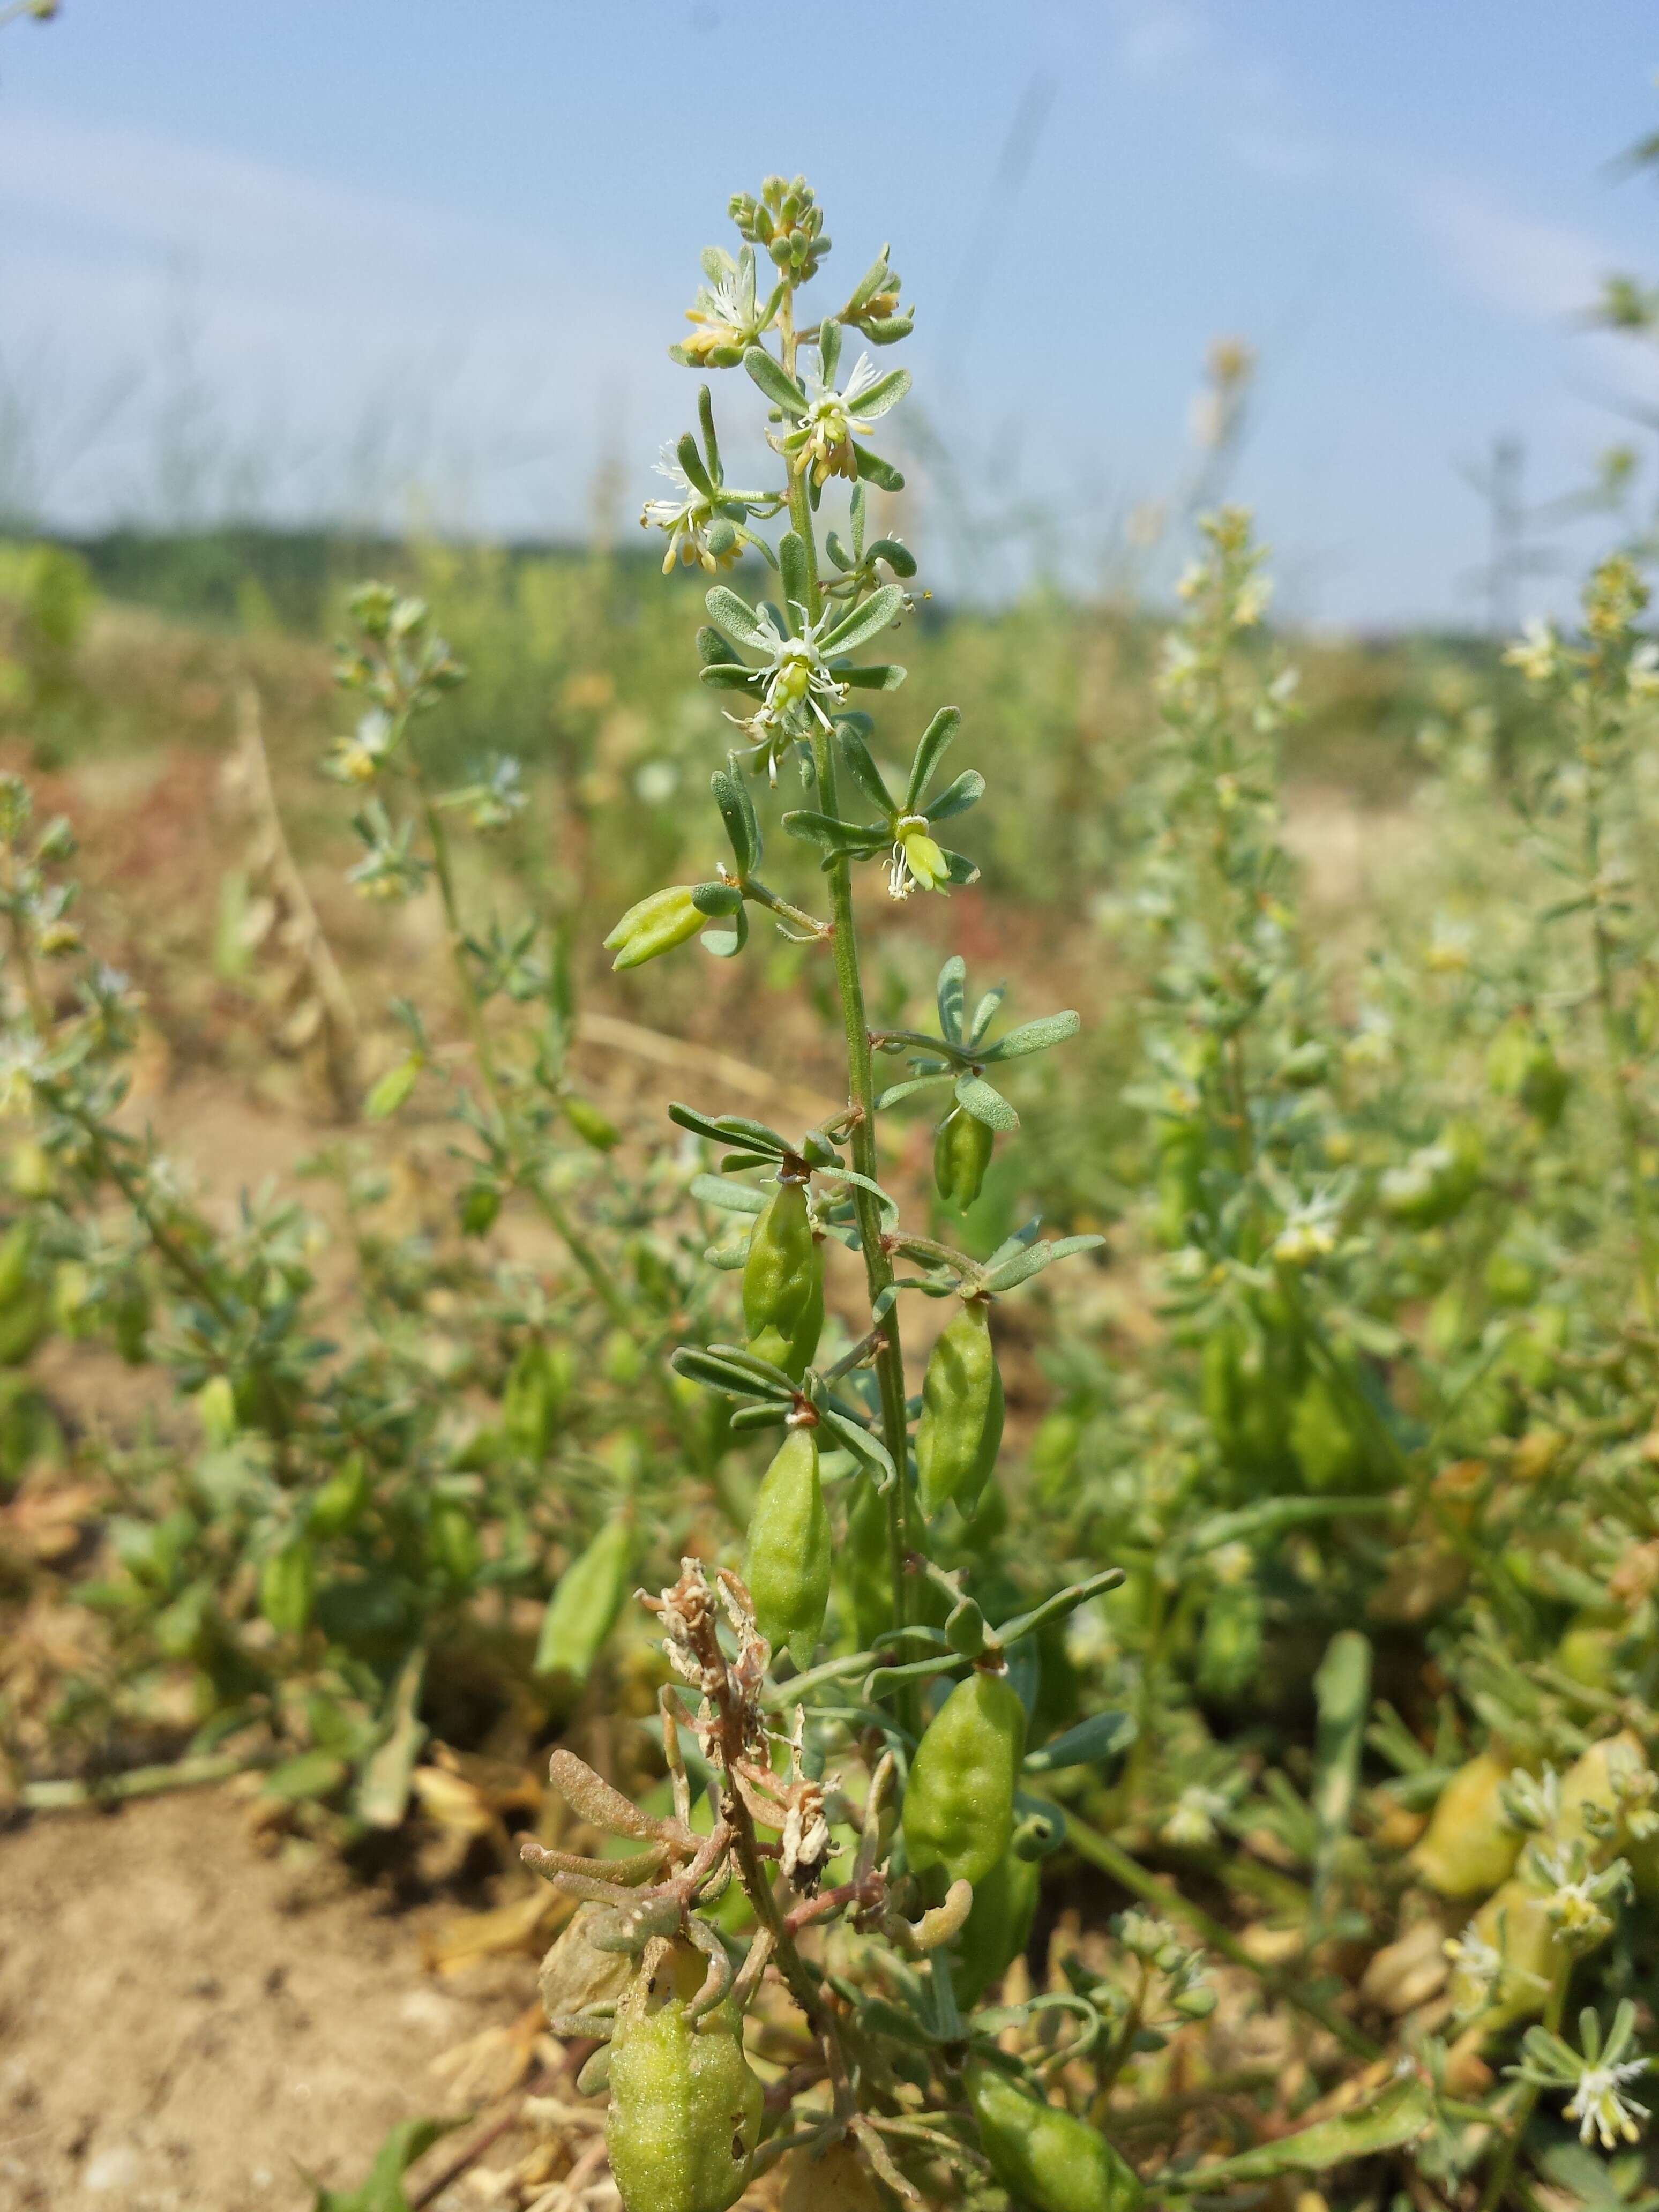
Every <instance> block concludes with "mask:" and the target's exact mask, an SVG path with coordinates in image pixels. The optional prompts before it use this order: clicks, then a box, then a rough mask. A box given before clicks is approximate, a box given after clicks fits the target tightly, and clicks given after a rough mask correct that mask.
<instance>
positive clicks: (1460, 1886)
mask: <svg viewBox="0 0 1659 2212" xmlns="http://www.w3.org/2000/svg"><path fill="white" fill-rule="evenodd" d="M1509 1778H1510V1762H1509V1761H1508V1760H1507V1759H1499V1758H1498V1757H1497V1756H1496V1755H1495V1754H1494V1753H1492V1752H1490V1751H1483V1752H1481V1753H1479V1754H1478V1755H1477V1756H1476V1757H1475V1758H1474V1759H1468V1760H1467V1761H1466V1762H1465V1764H1464V1765H1462V1766H1460V1767H1459V1768H1458V1770H1457V1771H1456V1773H1455V1774H1454V1775H1453V1777H1452V1778H1451V1780H1450V1781H1449V1782H1448V1783H1447V1784H1446V1786H1445V1788H1444V1789H1443V1790H1442V1791H1441V1793H1440V1795H1439V1796H1438V1797H1437V1798H1436V1800H1435V1805H1434V1811H1433V1812H1432V1814H1431V1815H1430V1816H1429V1825H1428V1826H1427V1827H1426V1828H1425V1830H1424V1832H1423V1834H1422V1837H1421V1838H1420V1840H1419V1843H1418V1844H1417V1846H1416V1848H1415V1850H1413V1852H1412V1855H1411V1865H1412V1869H1413V1872H1414V1873H1415V1874H1417V1875H1418V1876H1419V1878H1420V1879H1421V1880H1422V1881H1425V1882H1427V1883H1428V1885H1429V1887H1430V1888H1431V1889H1437V1890H1438V1891H1439V1893H1440V1894H1441V1896H1442V1897H1484V1896H1485V1895H1486V1893H1487V1892H1488V1891H1490V1890H1494V1889H1496V1888H1497V1887H1498V1884H1499V1882H1501V1881H1506V1880H1507V1879H1508V1877H1509V1876H1510V1875H1512V1874H1513V1873H1514V1871H1515V1863H1516V1860H1517V1859H1518V1858H1519V1857H1520V1856H1521V1846H1522V1844H1523V1843H1524V1842H1525V1840H1526V1838H1524V1837H1523V1836H1522V1833H1521V1832H1520V1830H1519V1829H1518V1828H1516V1827H1514V1826H1511V1825H1510V1821H1509V1820H1507V1819H1506V1818H1505V1817H1504V1801H1503V1795H1502V1792H1503V1789H1504V1784H1505V1783H1506V1782H1507V1781H1508V1780H1509Z"/></svg>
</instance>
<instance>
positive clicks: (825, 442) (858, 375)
mask: <svg viewBox="0 0 1659 2212" xmlns="http://www.w3.org/2000/svg"><path fill="white" fill-rule="evenodd" d="M878 375H879V372H878V369H877V368H876V365H875V363H874V362H872V360H871V358H870V356H869V355H868V354H867V353H861V354H860V356H859V357H858V359H857V361H855V362H854V364H853V373H852V374H851V375H850V376H849V377H848V380H847V384H846V388H845V389H844V390H843V391H841V392H837V391H836V388H835V386H833V385H830V384H826V383H825V382H824V381H823V379H822V378H821V377H816V376H815V377H814V378H813V379H812V381H811V396H810V398H809V399H808V401H807V407H806V412H805V415H804V416H802V417H801V419H800V421H799V422H798V423H797V424H796V426H795V428H793V430H791V431H789V432H788V433H787V435H786V436H785V437H784V439H783V441H782V444H783V449H784V451H785V453H788V454H790V455H791V456H792V457H793V467H794V471H795V473H796V475H797V476H805V475H806V474H807V472H808V471H811V475H812V477H813V478H814V480H815V481H816V482H817V483H823V482H824V481H825V480H826V479H827V478H828V477H832V476H837V477H849V478H850V477H856V476H857V474H858V457H857V455H856V454H855V453H854V451H853V441H854V438H855V437H859V438H864V437H867V436H868V435H869V434H870V432H871V430H872V428H873V427H874V417H873V416H870V417H865V416H860V415H859V414H858V413H857V412H856V411H855V410H856V409H857V407H858V404H859V401H860V399H861V398H863V396H864V394H865V393H866V392H868V391H869V390H870V388H871V386H872V385H873V384H875V383H876V382H877V381H878Z"/></svg>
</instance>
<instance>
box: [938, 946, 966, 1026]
mask: <svg viewBox="0 0 1659 2212" xmlns="http://www.w3.org/2000/svg"><path fill="white" fill-rule="evenodd" d="M934 995H935V997H936V999H937V1000H938V1003H939V1034H940V1035H941V1036H943V1037H945V1039H946V1041H947V1042H949V1043H951V1044H960V1043H961V1042H962V1010H963V1006H965V1005H966V1003H967V998H968V963H967V962H966V961H965V960H964V959H963V957H962V955H961V954H960V953H959V952H953V953H952V954H951V957H950V958H949V959H948V960H947V961H946V962H945V965H944V966H943V967H942V968H941V969H939V981H938V983H937V984H936V985H935V987H934Z"/></svg>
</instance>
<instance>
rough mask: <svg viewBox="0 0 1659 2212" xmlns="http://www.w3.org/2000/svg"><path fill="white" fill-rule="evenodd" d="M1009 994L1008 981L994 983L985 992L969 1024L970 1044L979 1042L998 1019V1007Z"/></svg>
mask: <svg viewBox="0 0 1659 2212" xmlns="http://www.w3.org/2000/svg"><path fill="white" fill-rule="evenodd" d="M1007 995H1008V986H1007V985H1006V983H997V984H994V985H993V987H991V989H990V990H988V991H987V993H986V994H985V996H984V997H983V998H982V999H981V1000H980V1002H979V1004H978V1005H977V1006H975V1008H974V1018H973V1020H972V1021H971V1022H969V1024H968V1042H969V1044H977V1043H978V1042H979V1041H980V1039H981V1037H982V1036H984V1034H985V1032H986V1030H988V1029H989V1028H990V1026H991V1024H992V1023H993V1022H994V1020H995V1019H996V1017H997V1009H998V1007H999V1006H1001V1004H1002V1002H1003V1000H1005V999H1006V997H1007Z"/></svg>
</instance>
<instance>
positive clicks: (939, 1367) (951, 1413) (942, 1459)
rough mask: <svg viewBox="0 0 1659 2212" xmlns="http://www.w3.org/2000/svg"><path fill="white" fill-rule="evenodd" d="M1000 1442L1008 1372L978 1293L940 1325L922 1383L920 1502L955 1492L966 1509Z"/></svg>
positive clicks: (933, 1504) (930, 1510) (930, 1508)
mask: <svg viewBox="0 0 1659 2212" xmlns="http://www.w3.org/2000/svg"><path fill="white" fill-rule="evenodd" d="M1001 1443H1002V1377H1001V1376H1000V1374H999V1372H998V1371H997V1356H996V1352H995V1351H994V1349H993V1346H992V1344H991V1327H990V1322H989V1320H988V1318H987V1309H986V1304H985V1301H984V1299H983V1298H972V1299H969V1301H968V1303H967V1304H964V1305H963V1309H962V1311H961V1312H960V1313H959V1314H958V1315H957V1316H956V1318H955V1320H954V1321H952V1322H950V1323H949V1324H948V1326H947V1327H946V1328H945V1329H944V1330H943V1331H942V1333H941V1334H940V1336H939V1341H938V1343H937V1344H935V1346H933V1355H932V1357H931V1358H929V1360H928V1362H927V1374H926V1376H924V1377H923V1380H922V1386H921V1421H920V1423H919V1424H918V1425H917V1428H916V1482H917V1487H918V1490H919V1492H920V1495H921V1510H922V1511H923V1512H924V1513H927V1514H929V1515H932V1514H934V1513H937V1512H938V1511H939V1508H940V1506H941V1505H943V1504H945V1503H946V1502H947V1500H949V1499H951V1498H955V1500H956V1501H957V1504H958V1506H960V1508H961V1509H962V1510H963V1512H964V1513H965V1512H967V1511H968V1510H969V1509H970V1508H971V1506H972V1505H973V1503H974V1500H975V1498H977V1497H978V1496H979V1493H980V1492H981V1489H983V1487H984V1486H985V1478H986V1477H987V1475H988V1474H990V1472H991V1469H992V1468H994V1466H995V1465H996V1457H997V1452H998V1449H999V1448H1000V1445H1001Z"/></svg>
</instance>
